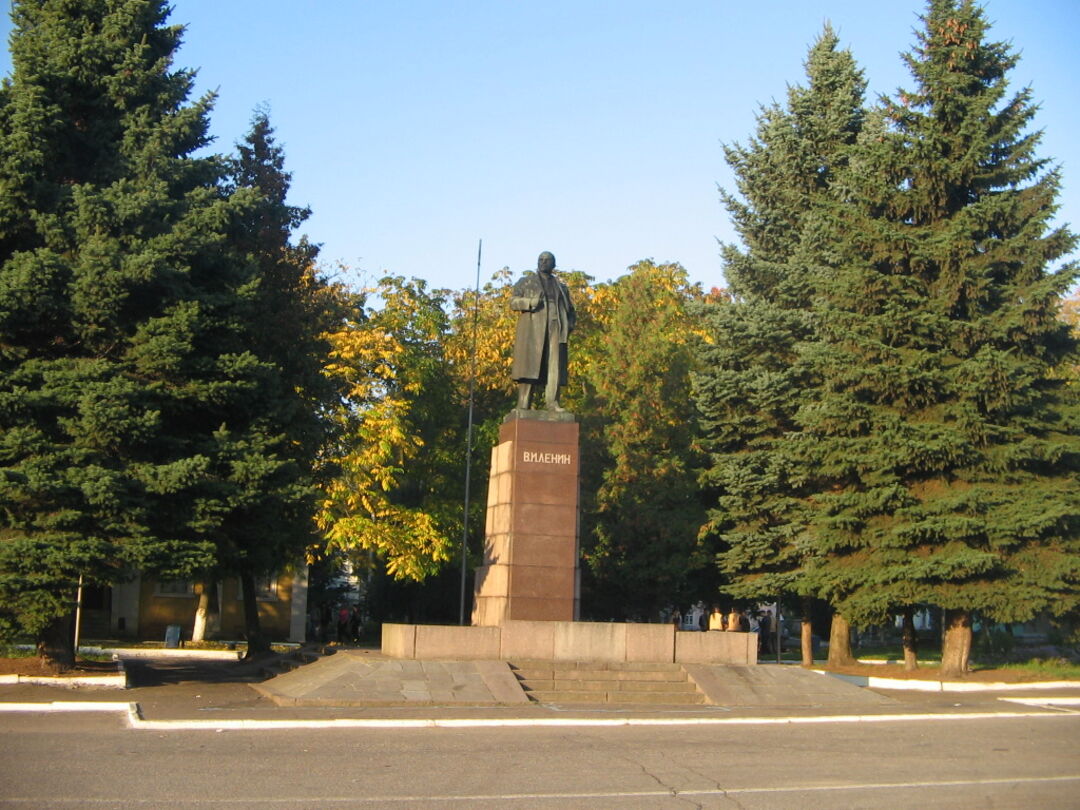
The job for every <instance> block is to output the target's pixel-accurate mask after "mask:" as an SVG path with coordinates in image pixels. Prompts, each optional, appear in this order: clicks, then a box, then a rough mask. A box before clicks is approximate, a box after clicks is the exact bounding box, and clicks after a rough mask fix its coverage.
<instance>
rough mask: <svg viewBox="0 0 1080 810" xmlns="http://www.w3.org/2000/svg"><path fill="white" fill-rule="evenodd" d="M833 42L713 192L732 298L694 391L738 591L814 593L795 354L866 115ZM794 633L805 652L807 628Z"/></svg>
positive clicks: (706, 345) (716, 321) (721, 310)
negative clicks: (794, 440)
mask: <svg viewBox="0 0 1080 810" xmlns="http://www.w3.org/2000/svg"><path fill="white" fill-rule="evenodd" d="M838 44H839V40H838V38H837V36H836V34H835V33H834V32H833V30H832V29H831V28H830V27H828V26H826V28H825V30H824V31H823V33H822V35H821V36H820V37H819V39H818V40H817V41H816V42H815V43H814V45H813V46H812V47H811V48H810V51H809V54H808V57H807V60H806V76H807V80H808V83H807V85H806V87H801V86H793V87H791V88H790V89H789V91H788V98H787V104H786V106H785V107H781V106H780V105H778V104H773V105H771V106H769V107H766V108H765V109H763V110H762V112H761V113H760V115H759V116H758V126H757V132H756V135H755V136H754V137H753V138H752V139H751V140H750V142H749V144H748V145H746V146H739V145H736V146H732V147H729V148H728V149H727V150H726V153H727V160H728V163H729V164H730V165H731V167H732V168H733V169H734V171H735V174H736V180H737V184H738V190H739V192H740V196H738V197H737V196H735V195H733V194H725V195H724V200H725V202H726V204H727V207H728V210H729V211H730V212H731V215H732V219H733V221H734V223H735V227H736V229H737V230H738V232H739V235H740V237H741V239H742V242H743V245H744V248H743V249H740V248H738V247H736V246H734V245H728V246H726V247H725V248H724V260H725V276H726V277H727V279H728V282H729V284H730V292H731V294H732V296H733V300H732V301H730V302H729V301H716V302H713V303H710V304H708V305H706V306H705V307H704V308H703V314H704V323H705V325H706V330H707V332H708V335H709V339H708V340H707V341H705V342H703V343H702V344H701V346H700V354H701V363H700V366H701V368H700V371H699V372H698V373H697V374H696V375H695V390H694V397H695V402H696V404H697V407H698V410H699V412H700V414H701V428H702V432H703V441H704V446H705V448H706V449H707V451H708V452H709V458H710V461H709V464H708V467H707V469H706V471H705V472H704V475H703V477H702V483H703V484H704V485H705V487H706V488H707V489H708V490H710V491H711V492H712V493H714V497H715V499H716V500H715V506H714V508H713V509H712V510H711V511H710V515H709V521H708V524H707V527H706V528H707V530H708V531H709V532H710V533H712V534H714V535H716V536H717V537H718V538H719V540H720V543H721V548H722V551H721V552H720V554H719V557H718V560H719V564H720V567H721V569H722V570H723V572H724V574H725V575H726V576H727V577H728V580H729V584H728V586H727V588H726V590H727V592H728V593H730V594H731V595H732V596H734V597H736V598H741V599H759V600H761V599H769V600H771V599H775V598H776V597H777V596H778V595H783V594H786V595H797V596H800V597H803V598H804V599H805V598H809V597H811V596H815V595H819V593H818V591H817V590H816V589H815V587H814V586H813V585H812V584H811V583H810V582H808V581H807V580H806V578H805V577H804V569H805V565H806V563H807V560H808V558H810V557H812V556H813V554H814V551H813V549H812V547H811V546H810V545H809V544H808V543H807V541H806V529H807V525H808V522H809V516H808V515H807V513H806V503H805V496H806V493H807V491H808V488H809V487H811V486H812V484H811V481H812V479H813V477H814V471H813V470H811V469H807V468H806V467H805V466H804V465H803V464H802V463H801V461H800V459H798V458H797V457H796V456H794V455H793V454H792V453H791V445H790V438H789V437H790V435H791V433H792V432H794V431H797V430H798V425H797V423H796V414H797V413H798V411H799V408H800V407H802V406H804V405H805V404H806V402H807V400H808V399H813V398H816V397H817V396H818V393H817V391H816V387H817V380H816V378H815V377H814V375H813V374H812V372H811V369H810V368H809V367H808V366H807V364H806V363H805V362H803V361H802V359H801V356H800V347H801V346H803V345H804V344H806V343H808V342H812V341H813V340H814V339H815V320H814V315H813V311H812V304H813V299H814V294H815V289H814V275H815V268H816V267H817V265H818V264H819V263H820V262H821V261H822V258H821V255H820V254H821V250H822V244H821V239H820V228H819V225H818V219H819V218H820V214H819V213H818V212H819V210H820V209H821V207H822V206H823V205H824V204H825V201H826V200H828V199H829V198H830V197H831V196H832V195H833V194H834V193H835V192H834V189H833V186H834V183H835V182H836V177H837V175H838V173H839V172H840V171H841V170H842V169H843V167H844V165H845V164H846V161H847V156H848V153H849V152H850V150H851V147H852V145H853V144H854V142H855V139H856V137H857V135H858V133H859V132H860V130H861V127H862V124H863V120H864V116H865V113H864V108H863V93H864V90H865V81H864V80H863V77H862V73H861V71H860V70H859V69H858V67H857V66H856V64H855V61H854V59H853V58H852V56H851V54H850V53H849V52H848V51H845V50H841V49H840V48H839V47H838ZM808 616H809V610H808V609H806V610H804V619H805V621H804V629H805V630H806V631H809V628H810V624H809V620H808ZM805 641H806V644H805V645H804V658H805V657H806V656H807V655H809V649H810V647H809V641H810V639H809V632H807V634H806V638H805Z"/></svg>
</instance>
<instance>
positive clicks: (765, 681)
mask: <svg viewBox="0 0 1080 810" xmlns="http://www.w3.org/2000/svg"><path fill="white" fill-rule="evenodd" d="M499 665H501V666H502V670H501V671H500V667H499ZM127 667H128V670H129V674H130V678H131V681H132V684H133V686H132V688H130V689H126V690H102V689H58V688H55V687H49V686H33V685H18V686H4V687H0V710H2V709H3V708H4V705H5V704H7V705H9V706H12V707H13V706H14V704H27V705H29V704H49V705H51V704H54V702H57V701H63V702H64V703H65V704H75V708H77V707H78V704H79V703H83V702H87V701H89V702H98V703H102V704H106V703H110V704H113V705H119V704H123V705H128V704H136V705H137V707H138V714H139V717H141V718H142V720H143V721H146V722H149V723H166V724H169V723H172V724H174V726H172V727H176V726H175V724H177V723H180V724H189V726H190V727H204V726H205V727H208V726H213V727H218V728H225V727H244V726H245V725H247V724H252V723H254V724H255V725H260V726H269V725H279V727H280V724H286V725H288V724H293V725H295V724H296V723H298V722H299V723H306V724H310V723H316V724H323V725H325V724H329V725H334V724H338V725H340V724H342V723H346V724H348V723H354V724H355V723H360V724H364V723H368V724H376V725H377V724H382V725H383V726H386V724H390V725H394V724H404V725H406V726H416V725H438V724H445V723H451V724H452V723H455V722H457V723H472V724H488V725H490V724H507V723H511V724H515V725H522V724H544V725H548V724H559V725H569V724H575V723H594V724H604V725H627V724H646V723H659V722H664V723H686V724H689V723H725V724H726V723H746V722H824V721H834V722H839V721H844V722H852V721H859V722H870V721H875V720H877V721H881V722H891V721H893V720H896V719H905V718H907V719H926V718H927V717H931V716H932V717H946V716H951V717H955V718H956V719H961V718H963V717H969V718H975V717H983V716H991V715H992V716H1021V715H1022V716H1036V715H1040V714H1047V713H1053V714H1060V713H1061V712H1062V711H1069V712H1072V711H1074V710H1075V709H1076V707H1075V706H1071V704H1070V703H1069V702H1068V699H1069V698H1072V699H1074V700H1076V699H1080V682H1075V683H1073V682H1069V683H1066V684H1065V685H1062V686H1058V687H1055V688H1054V689H1051V690H1046V689H1042V690H1039V691H1038V692H1037V693H1032V692H1028V691H1026V690H1018V689H1009V690H1008V692H1007V693H1004V692H1001V691H999V690H992V691H986V692H977V693H966V694H963V695H951V694H942V693H918V692H910V691H907V692H889V693H888V694H883V693H880V692H878V691H875V690H874V689H867V688H863V687H859V686H854V685H851V684H848V683H844V682H843V681H840V680H838V679H835V678H833V677H831V676H829V675H823V674H818V673H814V672H810V671H807V670H801V669H798V668H787V667H783V668H778V667H775V666H773V665H768V664H762V665H759V666H757V667H745V668H739V669H741V670H743V672H741V673H738V678H737V679H736V680H735V681H733V680H732V678H734V677H735V675H734V674H733V673H731V672H728V670H729V669H732V668H722V667H718V668H711V669H714V670H715V676H716V678H717V679H718V684H712V685H706V687H705V689H706V691H707V692H709V691H710V690H714V694H718V693H717V692H715V690H718V689H720V690H726V691H724V692H723V694H724V696H725V697H724V698H723V700H722V703H721V705H703V706H667V707H665V706H627V705H614V706H613V705H583V704H574V705H556V704H537V703H532V702H530V701H529V700H528V699H527V698H524V697H523V695H522V693H521V692H520V688H517V689H516V690H515V683H511V682H509V681H507V680H506V674H507V672H508V670H506V668H505V664H503V663H502V662H477V661H456V662H454V661H440V662H417V661H401V660H397V659H388V658H385V657H383V656H382V655H380V654H379V653H377V652H374V651H366V650H342V651H339V652H338V653H337V654H335V655H332V656H327V657H325V658H322V659H320V660H318V661H316V662H314V663H311V664H307V665H305V666H302V667H300V668H298V669H295V670H293V671H292V672H288V673H285V674H282V675H278V676H277V677H274V678H270V679H267V680H264V679H263V677H262V675H261V674H260V673H259V672H258V667H257V665H255V664H244V663H239V662H236V661H234V660H221V659H216V660H215V659H210V658H194V657H186V658H185V657H180V656H175V655H174V656H171V657H169V658H168V659H165V658H163V657H161V658H153V659H141V660H129V661H128V662H127ZM785 670H786V671H787V672H786V673H785ZM747 673H749V676H748V674H747ZM788 674H790V676H791V677H790V678H789V677H788ZM509 677H510V678H511V679H512V678H513V676H512V675H510V676H509ZM748 677H749V679H748ZM697 678H698V680H699V684H700V682H701V680H703V679H704V678H703V676H702V674H701V673H698V674H697ZM724 678H726V680H724ZM736 682H737V683H739V684H741V686H739V687H738V689H735V688H734V687H733V686H732V684H733V683H736ZM1018 686H1019V685H1018ZM1006 694H1007V695H1011V696H1014V697H1016V696H1025V697H1028V698H1034V699H1036V705H1024V704H1018V703H1013V702H1004V701H1003V700H1000V699H999V698H1000V697H1003V696H1005V695H1006ZM1055 700H1056V701H1058V703H1057V704H1056V708H1046V707H1047V706H1053V705H1054V701H1055ZM1070 706H1071V708H1070ZM42 708H43V709H44V708H45V706H44V705H43V706H42ZM190 724H195V725H190Z"/></svg>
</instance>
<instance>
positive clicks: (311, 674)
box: [251, 650, 893, 708]
mask: <svg viewBox="0 0 1080 810" xmlns="http://www.w3.org/2000/svg"><path fill="white" fill-rule="evenodd" d="M683 668H684V669H685V671H686V673H687V675H689V676H690V679H691V680H692V682H693V683H695V684H696V685H697V688H698V689H699V690H700V691H701V692H702V693H703V694H704V695H705V698H706V704H707V705H710V706H723V707H769V706H805V707H818V708H820V707H826V706H841V705H842V706H846V707H849V708H850V707H852V706H863V707H867V706H879V707H880V706H883V705H887V704H891V703H893V701H892V699H890V698H888V697H885V696H883V695H880V694H877V693H876V692H872V691H870V690H867V689H863V688H861V687H859V686H855V685H853V684H850V683H846V682H844V681H841V680H838V679H835V678H831V677H829V676H824V675H821V674H819V673H816V672H810V671H807V670H803V669H795V668H791V667H762V666H754V667H749V666H733V665H722V666H721V665H715V666H714V665H707V664H685V665H683ZM251 687H252V688H253V689H255V690H256V691H258V692H259V693H260V694H262V695H264V696H265V697H266V698H268V699H269V700H271V701H273V702H274V703H275V704H277V705H279V706H422V705H440V706H484V705H490V706H526V705H530V704H531V703H532V702H531V701H530V700H529V697H528V695H527V694H526V692H525V691H524V690H523V689H522V687H521V684H520V682H519V681H518V679H517V678H516V677H515V676H514V674H513V671H512V669H511V667H510V665H509V664H508V663H507V662H505V661H412V660H400V659H389V658H382V657H377V656H372V655H370V654H363V653H352V652H350V651H347V650H346V651H342V652H338V653H337V654H335V655H333V656H330V657H328V658H323V659H321V660H319V661H316V662H314V663H312V664H308V665H307V666H304V667H300V668H299V669H295V670H293V671H292V672H288V673H286V674H284V675H279V676H277V677H275V678H271V679H269V680H267V681H263V682H262V683H253V684H251Z"/></svg>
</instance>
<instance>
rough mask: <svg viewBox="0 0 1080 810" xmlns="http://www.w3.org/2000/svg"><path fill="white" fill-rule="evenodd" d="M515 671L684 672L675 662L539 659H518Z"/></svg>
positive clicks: (515, 661) (511, 664)
mask: <svg viewBox="0 0 1080 810" xmlns="http://www.w3.org/2000/svg"><path fill="white" fill-rule="evenodd" d="M510 666H511V667H512V668H514V669H534V668H538V669H557V670H575V669H587V670H590V671H594V672H598V671H603V670H612V671H617V672H682V671H683V669H682V665H681V664H676V663H673V662H652V661H621V662H614V661H543V660H537V659H526V658H518V659H515V660H514V661H511V662H510Z"/></svg>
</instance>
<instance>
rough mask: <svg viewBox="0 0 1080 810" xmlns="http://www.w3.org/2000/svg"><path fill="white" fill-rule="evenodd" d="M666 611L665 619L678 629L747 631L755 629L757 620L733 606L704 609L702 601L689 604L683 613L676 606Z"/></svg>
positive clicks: (716, 606)
mask: <svg viewBox="0 0 1080 810" xmlns="http://www.w3.org/2000/svg"><path fill="white" fill-rule="evenodd" d="M667 613H668V618H667V621H670V622H671V624H673V625H675V627H676V628H678V629H679V630H729V631H732V632H740V633H748V632H750V631H751V630H756V629H757V627H756V626H755V625H756V624H757V622H756V621H753V620H752V619H751V618H749V617H747V615H746V614H745V613H743V612H742V611H741V610H739V609H738V608H737V607H734V606H733V607H732V608H731V609H730V610H727V611H723V610H721V609H720V606H719V605H713V606H712V610H711V611H710V610H706V608H705V603H704V602H697V603H696V604H694V605H691V607H690V609H689V610H688V611H687V612H686V613H685V614H684V613H682V612H681V611H680V610H679V609H678V608H670V609H669V610H668V611H667Z"/></svg>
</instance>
